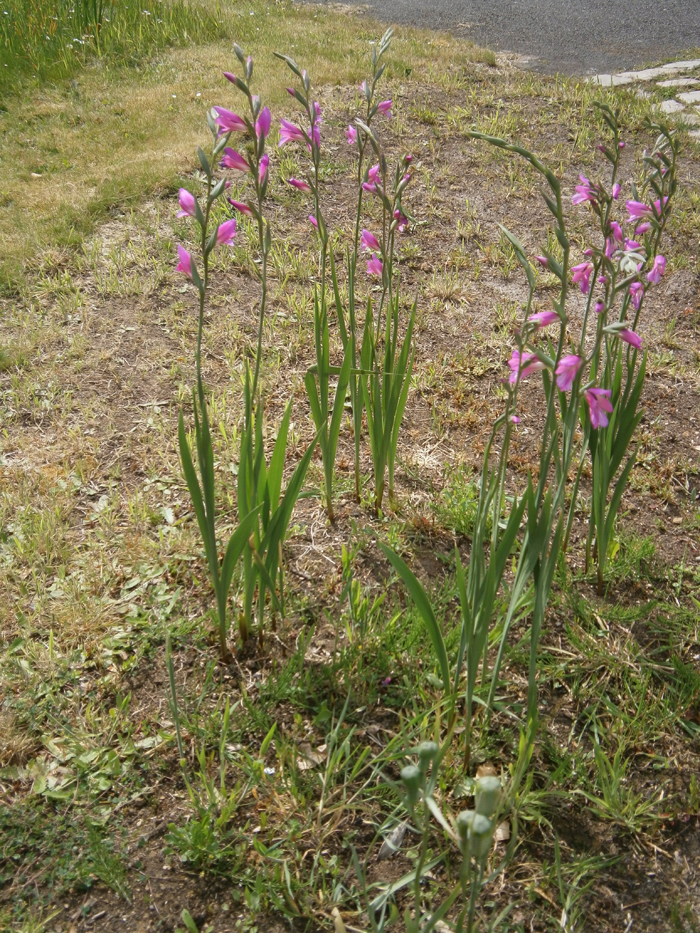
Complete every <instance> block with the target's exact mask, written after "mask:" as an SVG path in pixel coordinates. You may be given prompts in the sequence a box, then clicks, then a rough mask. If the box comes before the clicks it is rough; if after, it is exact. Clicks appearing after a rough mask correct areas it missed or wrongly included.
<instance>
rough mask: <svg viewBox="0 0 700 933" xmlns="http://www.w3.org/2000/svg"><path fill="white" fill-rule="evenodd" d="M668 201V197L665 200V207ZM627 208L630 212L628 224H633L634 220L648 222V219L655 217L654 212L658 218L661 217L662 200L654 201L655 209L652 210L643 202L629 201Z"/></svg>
mask: <svg viewBox="0 0 700 933" xmlns="http://www.w3.org/2000/svg"><path fill="white" fill-rule="evenodd" d="M667 201H668V197H665V198H664V205H665V204H666V202H667ZM625 206H626V208H627V210H628V212H629V217H628V218H627V223H632V221H633V220H646V218H647V217H654V212H656V216H657V217H658V216H660V215H661V210H662V206H661V199H660V198H659V199H658V200H657V201H654V207H653V208H651V207H649V206H648V205H647V204H644V203H643V202H642V201H627V203H626V205H625Z"/></svg>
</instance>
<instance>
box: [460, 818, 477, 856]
mask: <svg viewBox="0 0 700 933" xmlns="http://www.w3.org/2000/svg"><path fill="white" fill-rule="evenodd" d="M475 816H476V813H474V811H473V810H462V812H461V813H460V814H459V815H458V817H457V839H458V841H459V851H460V852H461V853H462V855H464V856H465V858H466V856H467V854H468V852H469V834H470V833H471V829H472V823H473V822H474V817H475Z"/></svg>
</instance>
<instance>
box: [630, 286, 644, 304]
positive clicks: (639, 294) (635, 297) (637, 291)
mask: <svg viewBox="0 0 700 933" xmlns="http://www.w3.org/2000/svg"><path fill="white" fill-rule="evenodd" d="M630 295H631V297H632V305H633V307H634V310H635V311H639V308H640V305H641V303H642V298H644V286H643V285H642V283H641V282H632V284H631V285H630Z"/></svg>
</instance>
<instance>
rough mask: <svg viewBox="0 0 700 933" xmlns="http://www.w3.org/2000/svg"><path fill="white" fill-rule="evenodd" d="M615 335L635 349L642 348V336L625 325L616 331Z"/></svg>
mask: <svg viewBox="0 0 700 933" xmlns="http://www.w3.org/2000/svg"><path fill="white" fill-rule="evenodd" d="M617 336H618V337H619V338H620V340H624V341H625V343H628V344H629V345H630V346H631V347H634V348H635V350H641V349H642V338H641V337H640V336H639V334H635V332H634V331H633V330H628V329H627V328H626V327H623V329H622V330H620V331H618V333H617Z"/></svg>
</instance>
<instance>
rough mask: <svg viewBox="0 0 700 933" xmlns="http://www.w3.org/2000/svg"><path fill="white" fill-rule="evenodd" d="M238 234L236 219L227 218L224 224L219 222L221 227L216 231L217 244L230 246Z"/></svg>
mask: <svg viewBox="0 0 700 933" xmlns="http://www.w3.org/2000/svg"><path fill="white" fill-rule="evenodd" d="M235 235H236V221H235V220H225V221H224V222H223V223H222V224H219V229H218V230H217V231H216V245H217V246H221V244H222V243H224V244H226V245H228V246H230V245H231V243H233V238H234V237H235Z"/></svg>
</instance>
